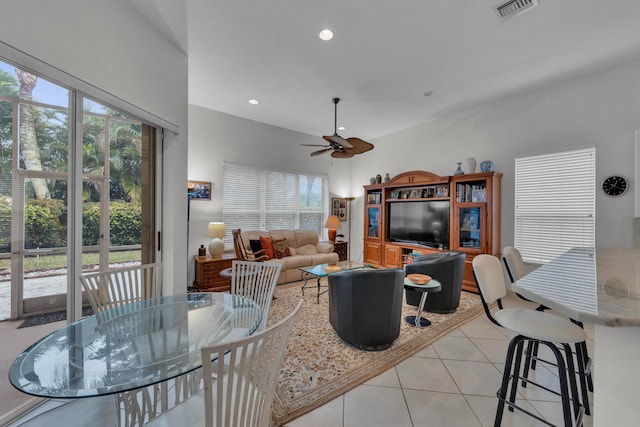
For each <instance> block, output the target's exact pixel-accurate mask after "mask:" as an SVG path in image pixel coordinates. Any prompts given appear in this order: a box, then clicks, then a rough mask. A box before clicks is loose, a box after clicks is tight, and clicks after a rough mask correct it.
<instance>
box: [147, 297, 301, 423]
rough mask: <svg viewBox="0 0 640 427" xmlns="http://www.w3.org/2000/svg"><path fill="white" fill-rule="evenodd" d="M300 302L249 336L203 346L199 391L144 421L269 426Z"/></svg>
mask: <svg viewBox="0 0 640 427" xmlns="http://www.w3.org/2000/svg"><path fill="white" fill-rule="evenodd" d="M300 307H302V300H300V301H299V302H298V304H297V305H296V307H295V309H294V310H293V311H292V312H291V314H289V315H288V316H287V317H286V318H285V319H283V320H281V321H280V322H278V323H277V324H275V325H273V326H271V327H269V328H268V329H265V330H263V331H261V332H258V333H256V334H254V335H252V336H249V337H246V338H242V339H239V340H236V341H232V342H227V343H224V344H219V345H213V346H204V347H202V360H203V377H204V382H205V386H204V391H203V392H200V393H198V394H196V395H194V396H192V397H190V398H189V399H187V400H185V401H184V402H183V403H181V404H180V405H178V406H176V407H174V408H172V409H170V410H169V411H167V412H166V413H163V414H162V415H160V416H158V417H156V418H155V419H154V420H152V421H151V422H150V423H149V424H148V426H149V427H161V426H171V427H173V426H178V425H187V426H190V427H192V426H193V427H195V426H206V427H249V426H251V427H268V426H270V425H271V408H272V405H273V400H274V395H275V386H276V381H277V379H278V376H279V373H280V366H281V364H282V360H283V355H284V350H285V344H286V341H287V337H288V336H289V333H290V331H291V328H292V326H293V322H294V320H295V318H296V316H297V315H298V312H299V311H300ZM206 360H210V361H211V362H210V363H205V362H204V361H206ZM226 360H229V361H230V363H227V362H226Z"/></svg>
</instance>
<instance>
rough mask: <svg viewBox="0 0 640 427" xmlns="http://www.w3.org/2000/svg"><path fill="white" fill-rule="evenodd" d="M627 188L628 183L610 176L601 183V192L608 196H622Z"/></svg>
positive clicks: (619, 177) (621, 178)
mask: <svg viewBox="0 0 640 427" xmlns="http://www.w3.org/2000/svg"><path fill="white" fill-rule="evenodd" d="M628 188H629V183H628V182H627V180H626V179H625V178H624V177H621V176H615V175H614V176H610V177H608V178H605V180H604V181H602V191H604V192H605V194H606V195H608V196H622V195H623V194H624V193H626V192H627V189H628Z"/></svg>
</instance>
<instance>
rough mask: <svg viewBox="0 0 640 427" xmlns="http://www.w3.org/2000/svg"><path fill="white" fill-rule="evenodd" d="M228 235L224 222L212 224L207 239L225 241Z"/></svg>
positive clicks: (208, 228) (208, 229)
mask: <svg viewBox="0 0 640 427" xmlns="http://www.w3.org/2000/svg"><path fill="white" fill-rule="evenodd" d="M226 235H227V231H226V230H225V228H224V222H210V223H209V226H208V227H207V237H211V238H212V239H215V238H218V239H224V237H225V236H226Z"/></svg>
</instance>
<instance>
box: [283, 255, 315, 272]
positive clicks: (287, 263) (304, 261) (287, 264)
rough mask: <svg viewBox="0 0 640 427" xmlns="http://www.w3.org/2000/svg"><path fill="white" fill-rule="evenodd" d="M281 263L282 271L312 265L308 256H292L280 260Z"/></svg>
mask: <svg viewBox="0 0 640 427" xmlns="http://www.w3.org/2000/svg"><path fill="white" fill-rule="evenodd" d="M281 261H282V262H283V265H282V269H283V270H291V269H294V268H298V267H310V266H312V265H313V263H312V262H311V257H309V256H308V255H292V256H288V257H286V258H282V259H281Z"/></svg>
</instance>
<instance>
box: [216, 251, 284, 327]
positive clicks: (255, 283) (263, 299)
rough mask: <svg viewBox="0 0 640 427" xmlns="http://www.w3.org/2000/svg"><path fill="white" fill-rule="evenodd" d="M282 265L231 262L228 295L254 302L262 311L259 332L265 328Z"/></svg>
mask: <svg viewBox="0 0 640 427" xmlns="http://www.w3.org/2000/svg"><path fill="white" fill-rule="evenodd" d="M281 269H282V265H281V264H279V263H275V262H255V261H237V260H236V261H233V262H232V264H231V289H230V291H229V292H230V293H232V294H235V295H242V296H244V297H247V298H251V299H252V300H254V301H255V302H256V303H258V305H259V306H260V308H261V309H262V322H261V323H260V326H259V327H258V329H259V330H262V329H265V328H266V326H267V318H268V317H269V309H270V308H271V300H272V299H273V291H274V290H275V288H276V284H277V283H278V276H280V270H281Z"/></svg>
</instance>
